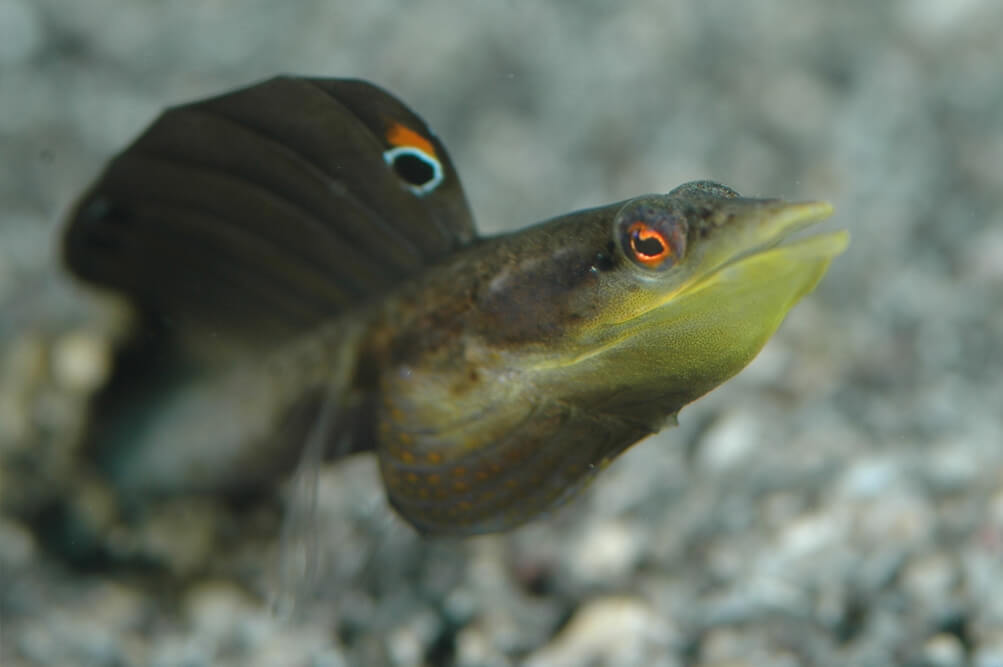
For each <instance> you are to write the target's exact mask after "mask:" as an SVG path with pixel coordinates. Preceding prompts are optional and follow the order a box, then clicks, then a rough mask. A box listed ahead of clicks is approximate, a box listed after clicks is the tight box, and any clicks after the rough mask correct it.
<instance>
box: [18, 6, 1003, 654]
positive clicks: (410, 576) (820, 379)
mask: <svg viewBox="0 0 1003 667" xmlns="http://www.w3.org/2000/svg"><path fill="white" fill-rule="evenodd" d="M1001 30H1003V4H1001V3H999V2H996V1H995V0H954V1H952V2H946V1H944V0H892V1H890V2H884V3H875V2H870V1H865V0H849V1H847V2H841V3H835V2H830V3H823V2H812V1H809V2H806V1H804V0H760V1H759V2H756V3H731V2H725V1H723V0H707V1H701V2H697V1H695V0H693V1H686V0H639V1H636V2H630V3H609V2H601V1H599V0H582V1H579V2H575V3H570V2H569V3H536V2H525V1H519V0H509V1H507V2H486V1H484V0H475V1H471V2H466V3H451V2H445V1H433V0H427V1H426V0H422V1H415V2H404V1H403V0H368V1H367V2H365V3H363V2H331V1H329V0H304V1H302V2H297V3H276V2H271V1H269V0H245V1H242V2H238V1H236V0H204V1H203V2H198V3H180V2H170V3H168V2H154V1H153V0H90V1H89V2H86V3H83V2H79V1H77V0H0V152H2V155H3V160H2V162H0V502H2V505H0V664H2V665H4V667H7V666H11V667H21V666H22V665H24V666H27V665H147V664H149V665H165V666H166V665H191V666H195V665H324V666H341V665H384V664H385V665H420V664H427V665H451V664H457V665H515V664H532V665H586V664H588V665H659V666H666V667H675V666H677V665H680V666H681V665H719V666H725V665H728V666H737V665H782V666H786V665H792V666H793V665H876V666H882V665H916V666H924V665H930V666H937V667H939V666H945V667H948V666H954V665H958V666H961V665H976V666H978V667H990V666H997V665H1003V425H1001V412H1003V76H1001V74H1003V72H1001V70H1003V40H1000V39H999V35H1000V32H1001ZM276 73H296V74H309V75H314V76H353V77H361V78H366V79H371V80H372V81H374V82H378V83H380V84H381V85H383V86H385V87H386V88H387V89H389V90H391V91H393V92H394V93H396V94H397V95H398V96H400V97H401V98H402V99H403V100H405V101H406V102H407V103H408V104H410V105H411V106H412V107H413V108H414V109H416V110H417V111H418V113H419V114H421V115H422V116H423V117H424V118H425V119H426V120H427V121H428V123H429V124H430V125H431V127H433V128H434V129H435V130H436V131H437V132H438V134H439V135H440V137H441V138H442V139H443V141H444V142H445V144H446V146H447V147H449V149H450V151H451V154H452V156H453V159H454V162H455V163H456V165H457V168H458V170H459V172H460V174H461V177H462V178H463V181H464V184H465V187H466V190H467V194H468V197H469V198H470V200H471V204H472V206H473V209H474V212H475V215H476V216H477V218H478V221H479V225H480V227H481V229H482V230H484V231H485V232H498V231H502V230H511V229H517V228H519V227H522V226H524V225H526V224H529V223H531V222H534V221H537V220H540V219H543V218H546V217H549V216H552V215H556V214H560V213H564V212H567V211H570V210H572V209H575V208H581V207H585V206H591V205H599V204H603V203H608V202H610V201H615V200H618V199H622V198H626V197H630V196H634V195H637V194H641V193H645V192H665V191H668V190H669V189H671V188H672V187H674V186H676V185H678V184H679V183H682V182H684V181H688V180H693V179H697V178H711V179H714V180H718V181H721V182H723V183H726V184H729V185H731V186H733V187H735V188H736V189H738V190H739V191H740V192H742V193H743V194H749V195H762V196H777V197H784V198H788V199H797V198H812V199H815V198H820V199H829V200H831V201H832V202H833V203H834V204H835V206H836V211H837V212H836V215H835V218H834V220H833V221H832V222H831V223H828V226H829V227H830V228H835V227H845V228H848V229H850V230H851V233H852V236H853V240H852V243H851V246H850V249H849V251H848V252H847V253H846V254H845V255H844V256H842V257H840V258H839V259H838V260H837V261H836V262H835V263H834V265H833V267H832V269H831V271H830V273H829V275H828V276H827V277H826V279H825V280H824V281H823V283H822V284H821V286H820V287H819V289H818V290H817V291H816V292H815V293H814V294H813V295H812V296H810V297H809V298H808V299H806V300H805V301H804V302H803V303H802V304H800V305H799V306H798V307H797V308H795V309H794V311H793V312H792V313H791V315H790V316H789V318H788V320H787V321H786V323H785V324H784V326H783V327H782V328H781V330H780V332H779V333H778V334H777V336H776V337H775V338H774V340H773V341H772V342H771V343H770V344H769V345H768V346H767V348H766V349H765V350H764V351H763V352H762V354H761V355H760V357H759V358H758V359H757V360H756V361H755V362H754V363H753V365H752V366H750V367H749V368H748V369H747V370H746V371H745V372H743V373H742V374H741V375H740V376H739V377H737V378H736V379H735V380H733V381H731V382H730V383H728V384H726V385H725V386H724V387H722V388H721V389H719V390H717V391H715V392H714V393H712V394H711V395H709V396H707V397H706V398H704V399H702V400H700V401H699V402H697V403H696V404H694V405H692V406H690V407H688V408H687V409H685V410H683V412H682V414H681V415H680V426H679V427H678V428H675V429H670V430H668V431H666V432H664V433H661V434H659V435H657V436H655V437H652V438H650V439H648V440H646V441H644V442H643V443H641V444H638V445H636V446H635V447H634V448H633V449H632V450H631V451H629V452H627V453H626V454H625V455H624V456H622V457H621V458H620V459H619V460H618V461H617V462H616V463H615V464H614V465H613V466H611V468H610V469H609V470H608V471H607V472H605V473H604V474H603V475H600V476H599V478H598V479H597V481H596V482H595V483H594V484H593V485H592V486H591V487H590V488H589V489H588V490H587V491H586V493H585V494H584V495H583V496H582V497H580V498H579V499H578V500H577V501H575V502H573V503H571V504H570V505H569V506H568V507H567V508H566V509H564V510H562V511H560V512H558V513H557V514H556V515H555V516H553V517H551V518H548V519H545V520H541V521H538V522H536V523H534V524H532V525H530V526H527V527H525V528H523V529H520V530H518V531H515V532H513V533H511V534H507V535H501V536H489V537H483V538H477V539H472V540H466V541H441V540H440V541H427V540H421V539H419V538H418V537H416V536H415V535H414V534H413V532H411V531H410V529H408V528H407V527H406V526H404V525H403V524H402V523H401V522H400V521H399V520H398V519H396V518H395V517H394V516H393V515H392V514H391V513H390V511H389V510H388V509H387V507H386V504H385V501H384V499H383V496H382V491H381V487H380V483H379V480H378V473H377V471H376V468H375V466H374V465H373V461H372V460H370V459H369V458H367V457H360V458H358V459H355V460H351V461H348V462H346V463H344V464H341V465H338V466H331V467H329V468H326V469H324V470H323V471H322V472H321V485H320V493H319V507H318V517H317V518H316V520H317V521H318V531H317V533H318V541H319V547H320V553H321V555H322V557H321V563H322V568H321V571H320V574H319V575H318V577H317V581H316V582H315V583H314V585H313V588H314V589H315V590H314V591H313V593H312V594H311V595H310V596H309V599H307V600H303V601H301V603H300V608H299V610H298V612H297V613H296V614H294V616H293V617H292V618H282V617H277V616H275V615H273V614H271V613H270V611H269V607H268V604H267V593H266V592H267V590H268V586H269V584H268V579H269V576H270V575H269V572H270V571H272V568H270V566H269V565H268V563H269V562H271V561H272V560H274V556H275V550H276V544H277V528H276V526H277V521H278V519H276V517H275V516H273V515H274V514H275V512H274V508H273V510H271V512H272V514H269V511H270V510H268V509H263V510H262V516H261V517H257V515H251V517H250V518H248V517H246V516H245V517H244V518H243V521H241V522H237V523H233V522H232V521H230V522H229V523H227V521H226V519H225V517H222V514H223V510H221V509H220V508H217V507H214V506H213V505H212V503H211V502H209V503H206V501H199V502H201V503H202V504H200V505H195V506H185V505H184V504H183V502H182V505H181V506H180V508H179V509H177V512H175V513H174V514H171V513H170V512H168V513H166V515H165V516H164V517H162V518H161V520H159V521H158V522H155V524H154V525H151V526H149V528H148V530H147V535H146V537H145V538H144V539H146V540H148V542H149V544H150V545H152V546H151V547H150V548H151V549H154V550H156V551H158V553H160V554H161V555H162V563H161V564H160V566H159V567H158V568H155V569H153V570H152V571H139V572H137V571H133V570H129V571H119V570H114V569H113V570H111V571H102V572H81V571H78V570H75V569H73V568H72V567H70V566H69V565H68V564H67V563H66V562H65V561H64V560H63V559H61V558H60V557H59V555H58V554H53V553H49V552H47V551H46V550H44V549H43V548H42V547H41V546H40V545H39V544H38V542H37V541H36V539H35V537H34V536H33V533H32V531H31V526H29V525H28V524H27V523H26V522H25V521H24V520H23V519H22V518H21V517H23V516H24V515H25V513H26V511H27V510H30V508H31V506H32V503H33V502H34V499H35V498H37V497H38V496H40V495H44V494H45V493H46V492H47V491H46V486H47V485H53V484H61V483H65V482H66V480H67V479H70V478H72V475H69V476H68V474H67V473H66V471H67V470H72V465H73V464H72V443H73V437H74V434H75V433H76V431H77V429H78V428H79V424H80V420H81V416H82V408H83V404H84V400H85V398H86V396H87V395H88V393H89V392H90V391H92V390H93V388H94V387H95V385H96V384H98V383H99V382H100V380H101V377H102V375H103V373H104V364H105V363H106V358H105V353H106V350H107V347H106V345H107V332H108V331H109V325H108V324H107V320H108V318H107V312H106V310H105V309H103V308H101V307H99V306H96V305H95V302H94V301H93V300H92V299H89V298H87V295H85V293H84V292H83V291H82V290H80V289H78V288H77V287H75V286H74V285H73V283H72V282H71V281H70V280H69V279H68V278H67V276H66V275H65V274H64V273H63V272H62V270H61V269H60V267H59V265H58V262H57V259H56V253H55V248H56V245H55V240H56V238H57V235H58V232H59V229H60V226H61V224H62V219H63V216H64V215H65V214H66V212H67V210H68V207H69V206H70V205H71V203H72V202H73V199H74V197H75V196H76V195H77V194H79V193H80V192H81V190H82V189H83V188H84V187H86V186H87V184H88V183H89V182H90V181H91V180H92V179H93V178H94V177H95V176H96V175H97V173H98V171H99V170H100V169H101V167H102V165H103V163H104V161H105V160H106V159H107V158H108V157H110V156H111V155H112V154H113V153H115V152H116V151H118V150H120V149H121V148H123V147H124V146H125V144H126V143H128V142H129V141H130V140H131V138H132V137H133V136H134V135H136V134H137V133H138V132H139V131H140V130H141V129H142V128H143V127H144V126H145V125H146V124H147V123H149V122H150V121H151V120H152V118H153V117H154V116H155V115H156V114H157V113H158V112H159V110H161V109H162V108H163V107H164V106H167V105H172V104H177V103H181V102H184V101H189V100H192V99H197V98H200V97H205V96H208V95H212V94H216V93H219V92H222V91H225V90H227V89H230V88H234V87H237V86H241V85H245V84H248V83H252V82H255V81H257V80H260V79H263V78H267V77H270V76H272V75H274V74H276ZM49 491H51V489H49ZM104 501H105V499H102V498H89V497H87V498H82V499H81V502H94V503H101V502H104ZM193 502H194V501H193ZM221 517H222V518H221ZM259 519H260V520H259ZM217 520H218V521H220V522H223V523H222V524H220V525H222V526H224V528H220V526H219V525H217V524H216V523H214V522H216V521H217ZM220 531H224V532H226V531H228V532H226V535H227V538H226V540H225V543H226V549H223V550H220V549H217V548H216V547H215V546H214V545H215V544H216V543H214V542H213V541H212V539H208V538H206V536H207V535H218V534H219V532H220Z"/></svg>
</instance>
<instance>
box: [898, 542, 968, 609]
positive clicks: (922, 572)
mask: <svg viewBox="0 0 1003 667" xmlns="http://www.w3.org/2000/svg"><path fill="white" fill-rule="evenodd" d="M957 580H958V570H957V568H956V567H955V565H954V563H952V562H951V560H950V559H949V558H948V557H947V556H945V555H944V554H940V553H932V554H928V555H924V556H921V557H920V558H918V559H916V560H913V561H912V562H910V563H909V564H908V565H907V566H906V567H905V570H904V571H903V573H902V585H903V587H904V588H905V589H906V590H907V591H909V592H910V593H912V594H913V595H914V596H916V597H917V598H919V599H921V600H923V601H925V602H927V603H929V604H930V605H931V606H932V607H936V606H939V605H941V604H943V601H944V600H945V599H947V597H948V595H949V593H950V590H951V588H952V587H953V586H954V584H955V583H957Z"/></svg>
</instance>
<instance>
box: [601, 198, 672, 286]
mask: <svg viewBox="0 0 1003 667" xmlns="http://www.w3.org/2000/svg"><path fill="white" fill-rule="evenodd" d="M615 227H616V232H615V233H616V235H617V241H618V243H619V246H620V249H621V251H622V252H623V254H624V255H626V256H627V257H628V258H629V259H630V260H631V261H632V262H633V263H634V264H636V265H638V266H641V267H643V268H645V269H654V270H658V271H662V270H665V269H669V268H671V267H673V266H675V265H676V264H677V263H678V262H679V260H680V259H682V257H683V255H685V254H686V231H687V225H686V221H685V220H683V219H682V218H680V217H679V216H677V215H675V214H673V213H672V212H670V211H664V210H661V209H659V208H656V207H653V206H650V205H644V204H641V205H633V206H632V205H628V206H626V207H625V208H624V209H622V210H621V211H620V213H619V214H618V215H617V221H616V225H615Z"/></svg>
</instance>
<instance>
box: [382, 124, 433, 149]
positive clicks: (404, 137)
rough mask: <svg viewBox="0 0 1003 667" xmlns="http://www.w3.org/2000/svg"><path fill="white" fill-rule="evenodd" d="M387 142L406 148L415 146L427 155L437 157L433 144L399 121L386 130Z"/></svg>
mask: <svg viewBox="0 0 1003 667" xmlns="http://www.w3.org/2000/svg"><path fill="white" fill-rule="evenodd" d="M387 142H388V143H389V144H390V145H391V146H406V147H408V148H417V149H418V150H420V151H421V152H422V153H425V154H426V155H429V156H431V157H435V158H437V157H438V156H437V155H436V154H435V146H433V145H432V142H431V141H429V140H428V139H426V138H425V137H423V136H421V135H420V134H418V133H417V132H415V131H414V130H412V129H411V128H410V127H407V126H405V125H401V124H400V123H394V124H393V125H391V126H390V128H389V129H388V130H387Z"/></svg>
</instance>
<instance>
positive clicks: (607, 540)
mask: <svg viewBox="0 0 1003 667" xmlns="http://www.w3.org/2000/svg"><path fill="white" fill-rule="evenodd" d="M642 547H643V543H642V540H641V534H640V531H638V530H637V529H635V528H634V527H633V526H631V525H628V524H627V523H626V522H623V521H601V522H596V523H594V524H591V525H590V526H589V528H588V529H587V530H586V532H585V534H584V535H582V537H581V538H580V540H579V541H578V544H577V545H576V546H574V547H573V548H572V549H571V552H572V553H573V554H574V555H575V559H574V563H573V566H574V571H575V574H577V575H578V577H580V578H581V579H583V580H584V581H587V582H590V583H600V584H601V583H606V584H608V583H610V582H611V581H616V580H618V579H621V578H623V577H625V576H626V575H627V574H629V572H630V571H631V570H632V569H633V567H634V565H635V564H636V563H637V561H638V559H639V558H640V556H641V550H642Z"/></svg>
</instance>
